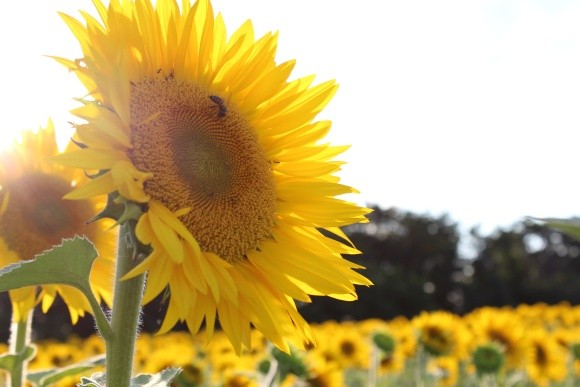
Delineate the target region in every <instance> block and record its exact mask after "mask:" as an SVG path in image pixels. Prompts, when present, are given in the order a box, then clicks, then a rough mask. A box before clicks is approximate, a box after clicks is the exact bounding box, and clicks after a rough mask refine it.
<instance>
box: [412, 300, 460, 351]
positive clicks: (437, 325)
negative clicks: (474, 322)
mask: <svg viewBox="0 0 580 387" xmlns="http://www.w3.org/2000/svg"><path fill="white" fill-rule="evenodd" d="M411 324H412V325H413V326H414V327H415V329H416V331H417V335H418V341H419V342H420V343H421V344H422V345H423V347H424V348H425V350H426V351H427V352H428V353H429V354H431V355H433V356H452V357H453V356H454V357H455V358H457V359H462V358H465V357H466V356H467V343H468V342H469V333H468V331H467V329H466V328H465V326H464V324H463V321H462V320H461V318H460V317H459V316H457V315H455V314H453V313H450V312H446V311H435V312H422V313H421V314H420V315H419V316H416V317H414V318H413V320H412V321H411Z"/></svg>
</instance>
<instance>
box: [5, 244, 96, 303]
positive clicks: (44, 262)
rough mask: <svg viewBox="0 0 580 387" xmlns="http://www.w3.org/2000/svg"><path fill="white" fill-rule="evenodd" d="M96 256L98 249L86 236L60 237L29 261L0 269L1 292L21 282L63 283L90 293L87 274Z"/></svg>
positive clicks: (33, 284) (29, 284)
mask: <svg viewBox="0 0 580 387" xmlns="http://www.w3.org/2000/svg"><path fill="white" fill-rule="evenodd" d="M96 257H97V251H96V250H95V247H94V246H93V244H92V243H91V242H90V241H89V240H88V239H86V238H84V237H79V236H75V237H74V238H72V239H63V241H62V244H61V245H58V246H55V247H53V248H52V249H51V250H47V251H45V252H43V253H41V254H38V255H36V256H35V258H34V259H32V260H30V261H23V262H18V263H15V264H13V265H9V266H7V267H5V268H3V269H0V292H5V291H7V290H11V289H17V288H21V287H23V286H37V285H44V284H62V285H70V286H74V287H75V288H77V289H79V290H80V291H82V292H83V293H85V295H87V294H91V293H90V292H91V288H90V285H89V274H90V272H91V266H92V265H93V262H94V260H95V258H96ZM87 297H89V296H88V295H87Z"/></svg>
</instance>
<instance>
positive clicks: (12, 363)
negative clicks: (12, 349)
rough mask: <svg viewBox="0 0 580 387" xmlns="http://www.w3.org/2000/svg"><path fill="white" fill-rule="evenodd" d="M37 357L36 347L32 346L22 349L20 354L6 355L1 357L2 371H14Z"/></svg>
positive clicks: (0, 365) (0, 366)
mask: <svg viewBox="0 0 580 387" xmlns="http://www.w3.org/2000/svg"><path fill="white" fill-rule="evenodd" d="M35 355H36V346H35V345H34V344H30V345H27V346H25V347H24V348H22V350H21V351H20V352H18V353H4V354H2V355H0V369H2V370H6V371H8V372H12V371H14V369H16V367H17V366H19V365H20V364H22V363H24V362H25V361H27V360H30V359H32V358H33V357H34V356H35Z"/></svg>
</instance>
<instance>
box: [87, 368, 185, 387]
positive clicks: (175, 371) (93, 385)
mask: <svg viewBox="0 0 580 387" xmlns="http://www.w3.org/2000/svg"><path fill="white" fill-rule="evenodd" d="M180 372H181V368H167V369H164V370H163V371H161V372H159V373H157V374H153V375H151V374H139V375H137V376H135V377H134V378H133V379H131V387H169V386H171V382H172V381H173V379H175V377H176V376H177V375H179V373H180ZM106 381H107V377H106V375H105V374H104V373H97V374H94V375H92V376H91V377H90V378H87V377H84V376H83V377H82V378H81V382H80V383H79V384H77V386H78V387H104V386H105V383H106Z"/></svg>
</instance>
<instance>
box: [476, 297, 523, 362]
mask: <svg viewBox="0 0 580 387" xmlns="http://www.w3.org/2000/svg"><path fill="white" fill-rule="evenodd" d="M465 321H466V323H467V325H468V326H469V327H470V330H471V332H472V333H473V338H474V340H473V341H472V346H473V349H475V347H476V346H477V345H485V344H487V343H489V342H492V343H497V344H499V345H501V346H502V347H503V350H504V354H505V357H506V367H507V368H508V369H518V368H521V367H522V366H524V365H525V364H526V363H527V362H528V361H529V359H530V357H531V356H532V349H531V347H530V345H529V343H528V341H527V340H526V336H527V332H526V331H527V329H528V326H527V325H526V324H525V323H524V321H523V320H522V319H521V318H520V317H519V315H518V314H516V313H515V312H514V311H513V310H511V309H497V308H492V307H483V308H479V309H476V310H475V311H473V312H471V313H470V314H468V315H467V316H466V317H465Z"/></svg>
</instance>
